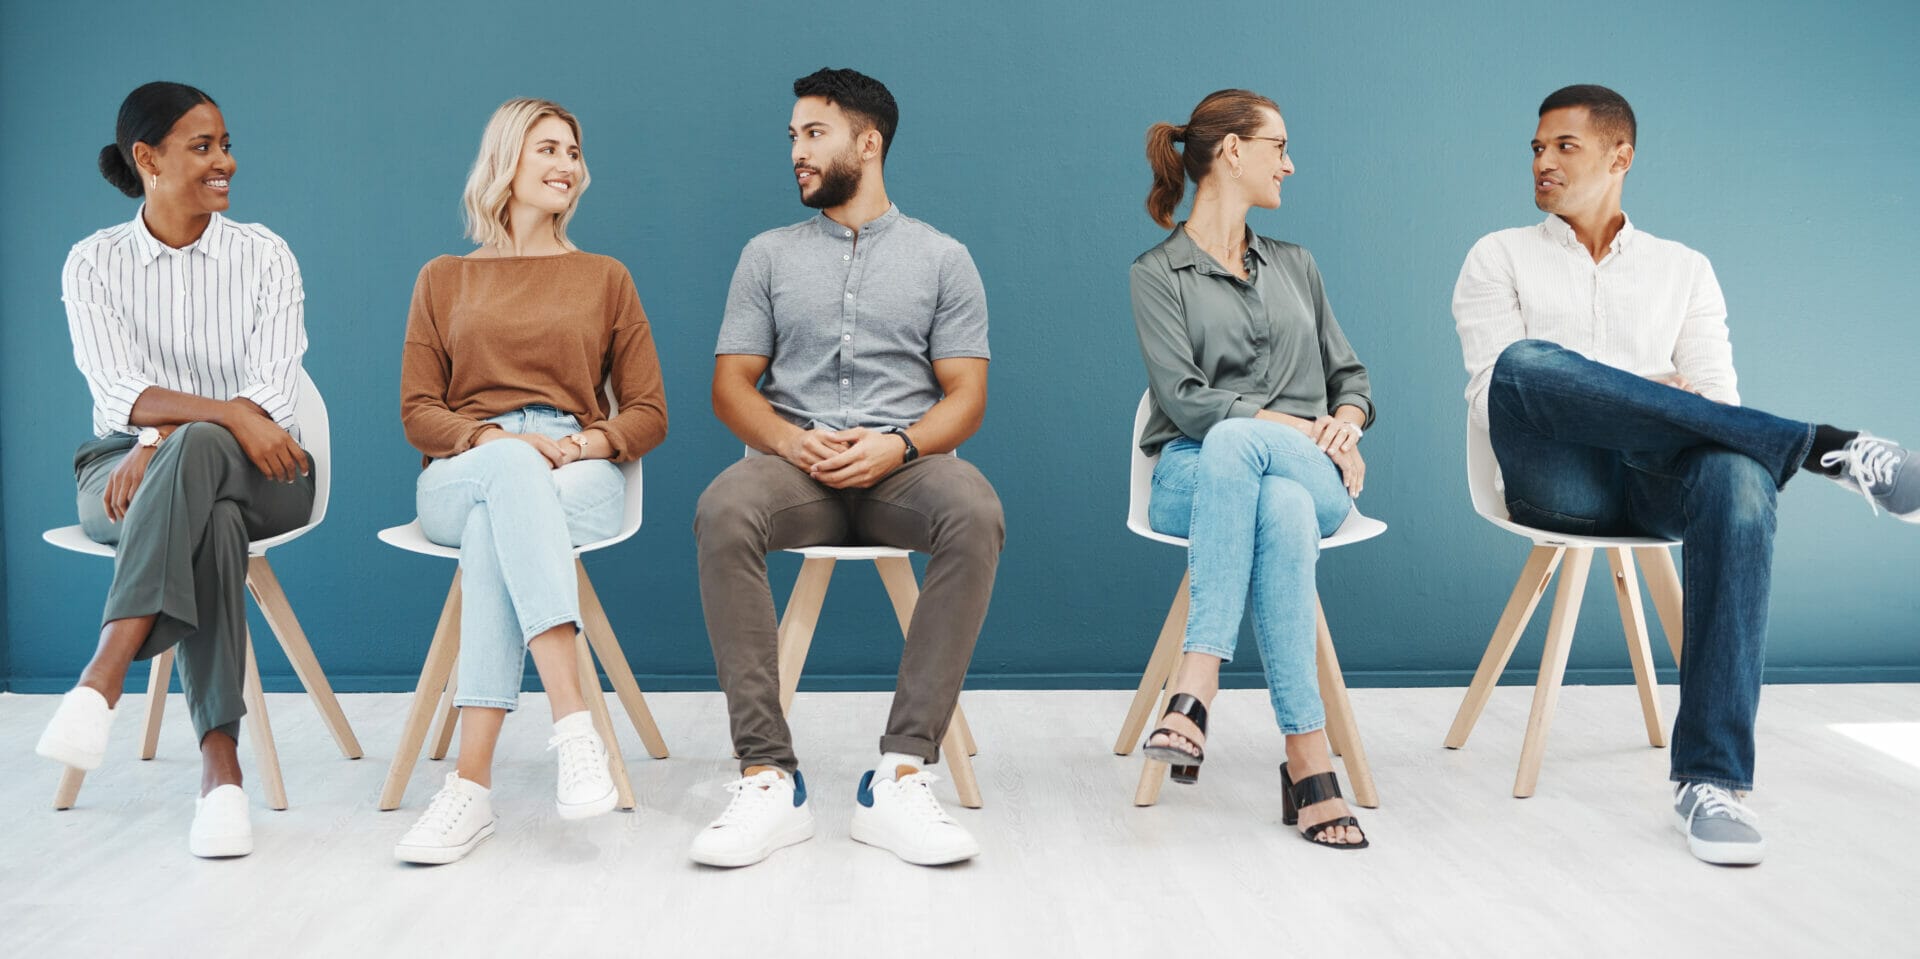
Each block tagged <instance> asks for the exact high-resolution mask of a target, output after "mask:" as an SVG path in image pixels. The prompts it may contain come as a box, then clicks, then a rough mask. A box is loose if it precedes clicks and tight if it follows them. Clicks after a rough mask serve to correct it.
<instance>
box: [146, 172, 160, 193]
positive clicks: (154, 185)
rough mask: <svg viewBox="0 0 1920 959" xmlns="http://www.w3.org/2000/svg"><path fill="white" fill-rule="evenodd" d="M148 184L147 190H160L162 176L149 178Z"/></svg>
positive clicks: (156, 175)
mask: <svg viewBox="0 0 1920 959" xmlns="http://www.w3.org/2000/svg"><path fill="white" fill-rule="evenodd" d="M147 183H148V184H149V186H148V187H147V188H148V189H150V190H158V189H160V174H158V173H156V174H154V175H153V176H151V177H149V178H148V179H147Z"/></svg>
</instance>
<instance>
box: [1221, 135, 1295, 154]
mask: <svg viewBox="0 0 1920 959" xmlns="http://www.w3.org/2000/svg"><path fill="white" fill-rule="evenodd" d="M1234 135H1235V136H1238V137H1240V139H1242V140H1265V141H1267V142H1268V143H1277V144H1279V145H1280V155H1281V156H1282V157H1285V156H1286V155H1287V138H1286V137H1252V136H1246V135H1244V134H1234Z"/></svg>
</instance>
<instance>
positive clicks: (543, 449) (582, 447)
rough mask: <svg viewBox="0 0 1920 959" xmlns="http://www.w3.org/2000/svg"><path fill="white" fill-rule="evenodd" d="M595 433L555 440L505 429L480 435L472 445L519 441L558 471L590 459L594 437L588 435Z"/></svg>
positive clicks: (587, 432)
mask: <svg viewBox="0 0 1920 959" xmlns="http://www.w3.org/2000/svg"><path fill="white" fill-rule="evenodd" d="M595 432H599V431H598V430H588V431H586V432H581V433H575V434H573V436H566V437H562V438H560V439H557V440H556V439H553V438H551V437H547V436H542V435H540V434H539V433H511V432H508V431H507V430H505V429H496V430H488V431H486V432H484V433H481V434H480V436H479V438H478V439H475V440H474V441H473V445H475V446H481V445H484V444H487V443H491V442H494V441H496V440H506V439H513V440H519V441H520V442H522V443H525V444H527V445H528V446H531V447H533V448H534V449H535V450H538V451H539V453H540V455H541V456H544V457H546V458H547V465H548V466H550V467H552V468H553V469H559V468H560V467H562V466H566V465H567V464H569V463H578V462H580V461H581V460H583V459H591V458H592V457H589V456H588V455H587V452H588V449H587V448H588V446H589V445H591V444H592V442H593V440H594V437H593V436H591V435H590V434H592V433H595ZM577 437H585V438H586V440H587V442H586V443H582V442H580V440H579V439H577Z"/></svg>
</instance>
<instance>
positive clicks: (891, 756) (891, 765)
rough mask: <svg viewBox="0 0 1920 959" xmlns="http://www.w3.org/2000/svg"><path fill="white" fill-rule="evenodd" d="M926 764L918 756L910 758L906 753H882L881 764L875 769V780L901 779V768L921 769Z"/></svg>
mask: <svg viewBox="0 0 1920 959" xmlns="http://www.w3.org/2000/svg"><path fill="white" fill-rule="evenodd" d="M926 762H927V761H926V760H924V759H921V758H920V757H918V756H909V755H907V754H906V753H881V754H880V762H879V763H878V764H876V765H875V766H874V767H873V775H874V778H875V779H899V778H900V767H901V766H906V767H909V768H911V769H919V768H921V767H923V766H925V765H926Z"/></svg>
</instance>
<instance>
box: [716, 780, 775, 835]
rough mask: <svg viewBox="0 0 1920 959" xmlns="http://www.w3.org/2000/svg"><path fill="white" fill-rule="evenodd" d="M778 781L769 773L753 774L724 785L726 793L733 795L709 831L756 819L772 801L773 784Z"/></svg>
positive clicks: (739, 824)
mask: <svg viewBox="0 0 1920 959" xmlns="http://www.w3.org/2000/svg"><path fill="white" fill-rule="evenodd" d="M779 781H780V777H779V775H777V774H775V773H770V772H761V773H754V774H753V775H751V776H742V777H741V778H739V779H736V780H734V781H733V782H730V783H728V784H727V785H726V787H725V788H726V790H727V792H730V793H732V794H733V799H732V801H730V802H728V803H727V808H726V810H725V811H724V812H722V813H721V814H720V818H718V819H715V820H714V821H713V825H711V826H709V827H707V828H709V829H721V828H724V827H727V826H741V825H746V824H747V823H749V822H751V821H752V820H754V819H756V818H758V816H759V815H760V811H761V810H762V809H763V808H765V807H766V806H767V805H768V804H769V803H771V802H772V801H773V784H774V783H777V782H779Z"/></svg>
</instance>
